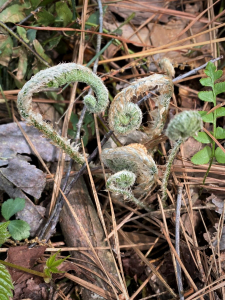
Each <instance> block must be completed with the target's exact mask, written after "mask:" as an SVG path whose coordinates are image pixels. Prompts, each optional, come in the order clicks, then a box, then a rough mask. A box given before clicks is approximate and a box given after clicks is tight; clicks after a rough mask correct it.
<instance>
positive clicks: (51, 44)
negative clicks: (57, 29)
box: [47, 35, 62, 51]
mask: <svg viewBox="0 0 225 300" xmlns="http://www.w3.org/2000/svg"><path fill="white" fill-rule="evenodd" d="M61 38H62V35H59V36H55V37H52V38H51V39H49V40H48V44H49V46H48V47H47V49H48V51H49V50H52V49H54V48H55V47H56V46H57V45H58V43H59V42H60V41H61Z"/></svg>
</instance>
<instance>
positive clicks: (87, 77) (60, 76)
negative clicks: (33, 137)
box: [17, 63, 108, 163]
mask: <svg viewBox="0 0 225 300" xmlns="http://www.w3.org/2000/svg"><path fill="white" fill-rule="evenodd" d="M75 81H80V82H84V83H86V84H88V85H90V86H91V88H92V89H93V90H94V92H95V94H96V96H97V99H98V101H97V100H96V99H95V97H93V96H92V95H87V96H85V97H84V103H85V105H86V106H87V109H88V110H89V111H90V112H93V113H100V112H103V111H104V110H105V108H106V107H107V105H108V90H107V89H106V87H105V86H104V84H103V83H102V81H101V79H100V78H99V77H98V76H96V75H95V74H94V73H92V71H91V70H90V69H88V68H86V67H84V66H81V65H77V64H75V63H67V64H60V65H58V66H54V67H52V68H49V69H46V70H43V71H40V72H39V73H37V74H36V75H35V76H33V77H32V78H31V79H30V80H29V81H28V82H27V83H26V84H25V85H24V86H23V88H22V89H21V91H20V92H19V94H18V101H17V106H18V109H19V112H20V114H21V116H22V117H23V118H24V119H25V120H26V121H27V122H28V123H29V124H32V125H33V126H35V127H36V128H37V129H39V130H40V131H42V132H43V133H44V135H45V136H46V137H47V138H49V139H51V141H52V143H53V144H54V145H55V146H57V147H59V148H61V149H63V150H64V151H65V152H66V153H67V154H68V155H69V156H70V157H71V158H73V159H74V160H75V161H76V162H77V163H84V158H83V156H82V155H81V154H80V153H79V152H78V148H77V147H73V146H72V145H71V144H70V141H69V140H67V139H65V138H63V137H61V136H60V135H59V134H58V133H57V132H56V131H55V130H54V129H53V128H52V127H51V126H50V125H49V124H47V123H45V122H44V121H43V119H42V116H41V114H38V113H34V112H33V111H32V95H33V94H34V93H38V92H40V91H42V90H43V89H44V88H46V87H59V86H61V85H64V84H66V83H70V82H75Z"/></svg>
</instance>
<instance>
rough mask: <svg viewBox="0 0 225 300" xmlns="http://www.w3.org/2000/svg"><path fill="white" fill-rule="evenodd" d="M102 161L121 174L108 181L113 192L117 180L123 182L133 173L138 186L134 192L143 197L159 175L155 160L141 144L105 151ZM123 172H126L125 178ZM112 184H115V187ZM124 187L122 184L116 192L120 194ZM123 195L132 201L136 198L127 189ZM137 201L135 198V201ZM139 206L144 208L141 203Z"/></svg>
mask: <svg viewBox="0 0 225 300" xmlns="http://www.w3.org/2000/svg"><path fill="white" fill-rule="evenodd" d="M101 159H102V161H103V163H104V164H105V165H106V166H107V167H108V168H109V169H110V170H111V171H113V172H120V173H119V174H118V173H116V174H115V175H112V176H113V177H112V178H111V177H110V178H109V179H108V181H107V186H108V187H110V190H111V191H113V188H115V178H116V179H117V178H120V179H121V180H122V178H124V179H125V178H127V175H126V174H127V173H126V172H127V171H129V172H132V173H133V174H134V176H135V177H136V183H137V186H136V187H135V188H134V190H133V191H134V192H138V193H141V194H142V195H143V194H146V193H147V192H148V191H149V190H150V189H151V187H152V185H153V184H154V182H155V181H156V178H157V175H158V170H157V167H156V164H155V162H154V160H153V158H152V157H151V156H150V155H148V154H147V150H146V148H145V147H144V146H143V145H141V144H130V145H128V146H123V147H118V148H116V149H104V150H103V151H102V154H101ZM123 172H125V175H124V177H123ZM118 176H119V177H118ZM135 177H133V178H135ZM117 181H118V180H117ZM126 181H127V180H126ZM111 183H113V185H114V186H113V185H112V184H111ZM122 186H123V183H120V186H119V187H117V190H116V189H115V190H114V192H115V193H119V189H122ZM130 186H131V185H130ZM121 194H123V195H125V196H126V197H128V198H129V199H130V200H131V201H132V200H133V198H134V196H133V194H132V193H131V191H129V193H128V190H127V188H125V192H121ZM129 195H130V196H129ZM131 195H132V196H131ZM136 200H137V199H136V198H135V201H136ZM137 201H138V200H137ZM135 204H136V205H137V204H138V203H137V202H135ZM138 205H140V206H142V207H143V205H142V204H141V202H140V201H139V204H138Z"/></svg>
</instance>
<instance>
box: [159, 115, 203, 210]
mask: <svg viewBox="0 0 225 300" xmlns="http://www.w3.org/2000/svg"><path fill="white" fill-rule="evenodd" d="M202 126H203V123H202V118H201V116H200V114H199V113H198V112H197V111H183V112H182V113H180V114H177V115H176V116H175V117H174V118H173V119H172V120H171V121H170V123H169V125H168V127H167V129H166V135H167V136H168V138H169V139H170V140H171V141H173V142H175V144H174V146H173V148H172V149H171V152H170V155H169V158H168V162H167V165H166V171H165V173H164V176H163V181H162V203H163V205H164V206H166V198H167V191H166V190H167V184H168V179H169V176H170V170H171V166H172V163H173V160H174V158H175V156H176V154H177V152H178V150H179V148H180V145H181V144H182V143H183V142H184V141H185V140H186V139H188V138H189V137H190V136H193V135H195V134H196V133H197V132H198V131H199V130H201V129H202Z"/></svg>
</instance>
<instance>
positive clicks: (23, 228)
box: [0, 198, 30, 244]
mask: <svg viewBox="0 0 225 300" xmlns="http://www.w3.org/2000/svg"><path fill="white" fill-rule="evenodd" d="M24 207H25V200H24V199H22V198H15V200H13V199H9V200H7V201H5V202H4V203H3V204H2V209H1V212H2V216H3V217H4V218H5V220H6V221H8V222H5V223H3V224H7V226H8V230H9V233H10V235H11V236H12V238H13V239H14V240H16V241H20V240H23V239H26V238H28V237H29V235H30V226H29V224H28V223H27V222H25V221H22V220H13V221H9V219H10V218H11V217H12V216H13V215H14V214H16V213H17V212H19V211H21V210H23V209H24ZM5 226H6V225H5ZM0 244H2V243H1V238H0Z"/></svg>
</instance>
